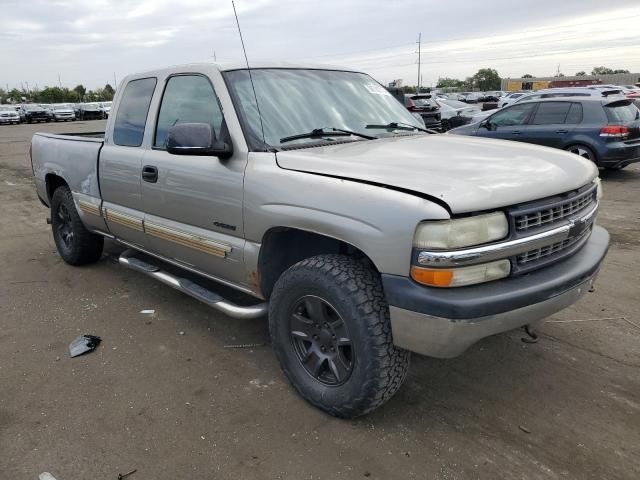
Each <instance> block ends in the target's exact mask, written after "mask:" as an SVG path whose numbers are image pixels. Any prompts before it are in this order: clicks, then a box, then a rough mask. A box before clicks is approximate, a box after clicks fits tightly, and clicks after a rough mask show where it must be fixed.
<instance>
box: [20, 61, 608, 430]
mask: <svg viewBox="0 0 640 480" xmlns="http://www.w3.org/2000/svg"><path fill="white" fill-rule="evenodd" d="M31 162H32V167H33V174H34V177H35V185H36V189H37V194H38V196H39V198H40V199H41V201H42V203H43V204H44V205H45V206H47V207H49V208H50V210H51V212H50V222H51V226H52V232H53V237H54V240H55V243H56V246H57V249H58V252H59V253H60V255H61V257H62V258H63V259H64V260H65V261H66V262H67V263H69V264H71V265H84V264H88V263H91V262H96V261H98V260H99V259H100V258H101V255H102V250H103V242H104V239H105V238H108V239H112V240H113V241H115V242H119V243H120V244H122V245H123V246H124V247H125V248H126V250H124V251H123V252H122V254H121V255H120V257H119V262H120V263H121V264H122V265H124V266H126V267H129V268H131V269H134V270H135V271H137V272H140V273H143V274H146V275H149V276H150V277H152V278H155V279H157V280H159V281H160V282H163V283H165V284H166V285H168V286H170V287H173V288H176V289H178V290H180V291H182V292H184V293H186V294H188V295H190V296H192V297H194V298H196V299H198V300H200V301H203V302H205V303H207V304H208V305H210V306H211V307H213V308H215V309H217V310H219V311H221V312H224V313H226V314H227V315H229V316H230V317H233V318H237V319H246V318H258V317H264V316H268V322H269V329H270V335H271V340H272V346H273V349H274V351H275V353H276V356H277V358H278V360H279V362H280V365H281V367H282V370H283V372H284V374H285V375H286V377H287V378H288V379H289V380H290V382H291V384H292V385H293V386H294V387H295V389H296V390H297V391H298V392H299V393H300V394H301V395H302V397H304V398H305V399H306V400H307V401H309V402H310V403H311V404H313V405H314V406H316V407H318V408H320V409H322V410H324V411H326V412H328V413H330V414H332V415H335V416H338V417H347V418H348V417H355V416H358V415H362V414H365V413H367V412H370V411H371V410H373V409H375V408H376V407H378V406H380V405H381V404H383V403H384V402H385V401H387V400H388V399H389V398H390V397H391V396H392V395H393V394H394V393H396V391H397V390H398V389H399V388H400V386H401V384H402V383H403V381H404V379H405V377H406V374H407V369H408V366H409V358H410V352H415V353H418V354H422V355H427V356H432V357H439V358H451V357H454V356H457V355H460V354H461V353H463V352H464V351H465V350H466V349H467V348H468V347H469V346H471V345H472V344H474V343H475V342H477V341H478V340H480V339H482V338H484V337H487V336H490V335H494V334H497V333H500V332H505V331H507V330H511V329H516V328H520V327H528V328H530V329H535V327H536V326H537V325H538V324H539V323H540V322H541V321H542V320H543V319H544V318H545V317H547V316H549V315H551V314H553V313H555V312H557V311H559V310H561V309H563V308H565V307H567V306H569V305H571V304H573V303H574V302H576V301H577V300H578V299H579V298H581V297H582V296H583V295H584V294H585V293H586V292H587V291H589V290H590V289H591V287H592V283H593V281H594V279H595V276H596V274H597V272H598V270H599V268H600V265H601V262H602V261H603V258H604V257H605V255H606V252H607V248H608V244H609V235H608V233H607V232H606V230H604V229H603V228H601V227H599V226H597V225H596V224H595V218H596V213H597V210H598V203H599V199H600V196H601V186H600V182H599V178H598V170H597V168H596V167H595V165H594V164H593V163H591V162H589V161H587V160H585V159H583V158H580V157H578V156H577V155H573V154H570V153H567V152H563V151H558V150H554V149H550V148H545V147H540V146H534V145H526V144H520V143H515V142H506V141H499V140H488V139H478V138H466V137H459V136H452V135H438V134H431V133H429V132H428V131H425V130H424V129H423V128H422V127H421V124H420V121H419V120H418V119H416V118H415V117H414V116H413V115H412V114H411V113H410V112H409V111H407V110H406V109H405V108H404V107H403V106H402V105H401V104H400V103H399V102H397V101H396V100H395V98H393V97H392V96H391V95H390V94H389V93H388V92H387V91H386V90H385V89H384V88H383V87H382V86H381V85H380V84H379V83H377V82H376V81H375V80H373V79H372V78H371V77H369V76H368V75H366V74H364V73H360V72H357V71H350V70H345V69H338V68H321V67H308V66H307V67H305V66H298V65H285V64H263V65H256V66H254V67H252V68H251V69H250V70H249V69H248V68H247V67H246V66H245V67H243V66H228V67H222V66H219V65H217V64H200V65H187V66H179V67H172V68H166V69H162V70H155V71H149V72H145V73H141V74H137V75H130V76H128V77H126V78H125V79H124V80H123V81H122V83H121V84H120V86H119V88H118V91H117V94H116V97H115V99H114V103H113V114H112V115H110V116H109V120H108V122H107V125H106V131H105V132H103V133H102V132H100V133H91V134H85V135H79V134H76V135H72V134H70V135H64V134H63V135H54V134H50V133H37V134H35V135H34V137H33V140H32V145H31ZM218 284H222V285H224V286H226V287H222V286H221V287H219V288H218V287H216V285H218ZM227 287H231V288H227ZM221 291H226V292H230V293H228V294H221V293H220V292H221ZM237 292H240V293H237ZM245 294H246V295H245ZM234 297H237V298H234Z"/></svg>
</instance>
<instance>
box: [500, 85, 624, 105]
mask: <svg viewBox="0 0 640 480" xmlns="http://www.w3.org/2000/svg"><path fill="white" fill-rule="evenodd" d="M609 95H612V96H619V97H620V98H622V95H621V94H618V93H614V92H612V91H611V90H599V89H592V88H580V87H569V88H546V89H543V90H537V91H535V92H532V93H528V94H526V95H522V96H520V97H519V98H517V99H516V100H515V101H514V102H512V103H521V102H529V101H532V100H540V99H545V98H557V97H596V98H602V97H608V96H609Z"/></svg>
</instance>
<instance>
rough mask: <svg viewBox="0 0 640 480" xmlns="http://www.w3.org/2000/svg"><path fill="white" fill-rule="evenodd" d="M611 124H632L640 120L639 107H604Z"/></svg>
mask: <svg viewBox="0 0 640 480" xmlns="http://www.w3.org/2000/svg"><path fill="white" fill-rule="evenodd" d="M604 111H605V112H606V113H607V118H608V119H609V123H610V124H625V123H631V122H633V121H635V120H638V119H639V118H640V112H638V107H636V106H635V105H633V104H631V103H629V104H624V103H623V104H618V105H607V106H605V107H604Z"/></svg>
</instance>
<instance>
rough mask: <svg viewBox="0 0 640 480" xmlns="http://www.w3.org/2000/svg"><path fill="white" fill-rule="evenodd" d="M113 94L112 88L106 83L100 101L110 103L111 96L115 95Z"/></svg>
mask: <svg viewBox="0 0 640 480" xmlns="http://www.w3.org/2000/svg"><path fill="white" fill-rule="evenodd" d="M115 93H116V91H115V90H114V89H113V87H112V86H111V85H109V84H108V83H107V84H106V85H105V86H104V88H103V89H102V100H104V101H107V102H110V101H111V100H113V96H114V95H115Z"/></svg>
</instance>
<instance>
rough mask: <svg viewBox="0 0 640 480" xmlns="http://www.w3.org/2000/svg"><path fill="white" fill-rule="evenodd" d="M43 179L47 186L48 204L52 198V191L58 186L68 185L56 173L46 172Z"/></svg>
mask: <svg viewBox="0 0 640 480" xmlns="http://www.w3.org/2000/svg"><path fill="white" fill-rule="evenodd" d="M44 180H45V185H46V186H47V199H48V200H49V204H51V199H52V198H53V192H55V191H56V189H57V188H58V187H68V186H69V185H68V184H67V182H65V181H64V179H63V178H62V177H59V176H58V175H56V174H53V173H50V174H48V175H47V176H46V177H45V178H44Z"/></svg>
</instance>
